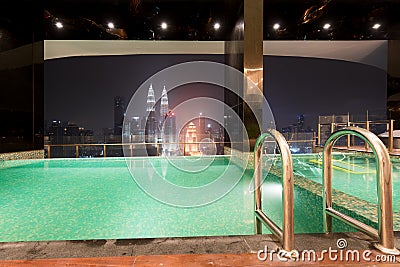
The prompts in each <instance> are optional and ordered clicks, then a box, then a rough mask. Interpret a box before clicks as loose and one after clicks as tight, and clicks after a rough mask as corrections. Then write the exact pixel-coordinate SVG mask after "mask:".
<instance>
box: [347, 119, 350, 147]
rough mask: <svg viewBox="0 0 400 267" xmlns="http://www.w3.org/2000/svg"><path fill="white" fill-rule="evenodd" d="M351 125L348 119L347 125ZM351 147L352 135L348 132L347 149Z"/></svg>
mask: <svg viewBox="0 0 400 267" xmlns="http://www.w3.org/2000/svg"><path fill="white" fill-rule="evenodd" d="M348 117H349V115H347V118H348ZM349 126H350V121H349V120H348V121H347V127H349ZM349 148H350V135H349V134H348V135H347V149H349Z"/></svg>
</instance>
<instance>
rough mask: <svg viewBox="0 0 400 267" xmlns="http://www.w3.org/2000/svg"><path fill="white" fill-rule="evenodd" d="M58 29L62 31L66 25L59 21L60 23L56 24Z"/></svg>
mask: <svg viewBox="0 0 400 267" xmlns="http://www.w3.org/2000/svg"><path fill="white" fill-rule="evenodd" d="M56 27H57V28H59V29H61V28H63V27H64V25H63V24H62V23H61V22H59V21H58V22H56Z"/></svg>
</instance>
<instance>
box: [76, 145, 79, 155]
mask: <svg viewBox="0 0 400 267" xmlns="http://www.w3.org/2000/svg"><path fill="white" fill-rule="evenodd" d="M75 157H76V158H79V145H75Z"/></svg>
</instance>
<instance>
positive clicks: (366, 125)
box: [364, 112, 369, 151]
mask: <svg viewBox="0 0 400 267" xmlns="http://www.w3.org/2000/svg"><path fill="white" fill-rule="evenodd" d="M367 114H368V112H367ZM367 117H368V115H367ZM365 130H367V131H369V120H367V121H366V122H365ZM364 143H365V144H364V147H365V151H368V148H369V146H368V142H366V141H365V142H364Z"/></svg>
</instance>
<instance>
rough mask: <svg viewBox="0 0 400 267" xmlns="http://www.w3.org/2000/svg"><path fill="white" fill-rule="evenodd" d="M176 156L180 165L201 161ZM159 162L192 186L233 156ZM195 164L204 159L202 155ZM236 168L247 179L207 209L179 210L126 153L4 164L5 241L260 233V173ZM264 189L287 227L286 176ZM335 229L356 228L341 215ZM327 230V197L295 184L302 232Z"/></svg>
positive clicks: (0, 206)
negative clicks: (143, 184)
mask: <svg viewBox="0 0 400 267" xmlns="http://www.w3.org/2000/svg"><path fill="white" fill-rule="evenodd" d="M145 160H148V159H141V158H137V159H134V160H133V163H134V167H135V168H142V167H141V166H145V165H144V164H143V163H144V161H145ZM176 160H178V162H175V163H178V164H177V165H179V164H183V165H184V164H194V163H193V162H192V163H190V162H189V163H188V161H187V159H183V158H182V159H176ZM152 161H153V163H154V168H155V169H156V170H158V171H161V172H165V173H166V177H165V179H167V180H168V181H169V182H170V183H173V184H176V185H180V186H185V187H199V186H204V185H207V184H211V183H213V182H214V181H215V180H216V179H217V178H218V177H219V175H221V173H223V172H225V171H226V169H227V166H228V165H229V164H232V163H230V158H229V157H216V158H214V159H212V160H211V161H210V160H209V159H207V162H206V163H204V165H205V166H207V168H203V169H202V170H200V171H198V170H197V171H195V172H187V171H181V170H179V168H177V167H176V164H175V165H174V164H171V163H168V164H167V165H163V166H162V165H160V164H158V159H157V158H154V159H152ZM131 163H132V162H131ZM195 164H196V165H202V164H203V162H202V160H201V159H199V161H197V162H196V163H195ZM231 166H232V165H231ZM230 172H231V173H229V175H231V176H232V178H235V175H240V176H241V177H240V180H239V182H238V183H237V184H236V186H235V187H234V188H233V189H232V190H231V191H230V192H229V193H227V194H226V195H225V196H223V197H222V198H220V199H219V200H217V201H214V202H212V203H210V204H208V205H204V206H201V207H194V208H179V207H174V206H171V205H167V204H164V203H162V202H160V201H157V200H155V199H154V198H152V197H150V196H149V195H147V194H146V193H144V192H143V191H142V190H141V189H140V187H139V186H138V185H137V184H136V183H135V180H134V179H133V178H132V176H131V174H130V172H129V169H128V167H127V164H126V161H125V160H124V159H123V158H101V159H45V160H28V161H15V162H3V163H2V164H1V165H0V218H1V219H0V242H14V241H39V240H84V239H118V238H156V237H185V236H216V235H248V234H254V213H253V205H254V204H253V203H254V202H253V194H252V193H251V192H249V183H250V182H251V179H252V175H253V171H252V170H246V171H245V172H244V173H243V171H242V169H241V168H240V167H238V166H236V165H233V169H231V170H230ZM143 173H144V174H145V173H146V171H143ZM242 174H243V175H242ZM148 178H149V177H148ZM263 190H264V194H263V207H264V210H265V211H266V213H268V214H269V215H270V216H271V218H272V219H273V220H274V221H276V222H277V223H278V225H280V224H281V216H282V215H281V214H282V211H281V187H280V179H279V178H278V177H275V176H273V175H271V174H270V175H268V177H267V182H266V183H265V184H264V185H263ZM177 197H180V198H191V197H192V196H191V195H184V196H177ZM334 229H335V231H349V230H350V228H349V227H347V226H346V225H343V224H342V223H340V222H336V221H335V224H334ZM322 230H323V228H322V201H321V198H320V197H318V196H316V195H313V194H311V193H310V192H309V191H307V190H304V189H302V188H299V187H297V186H295V232H296V233H316V232H322ZM266 232H267V231H266Z"/></svg>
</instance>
